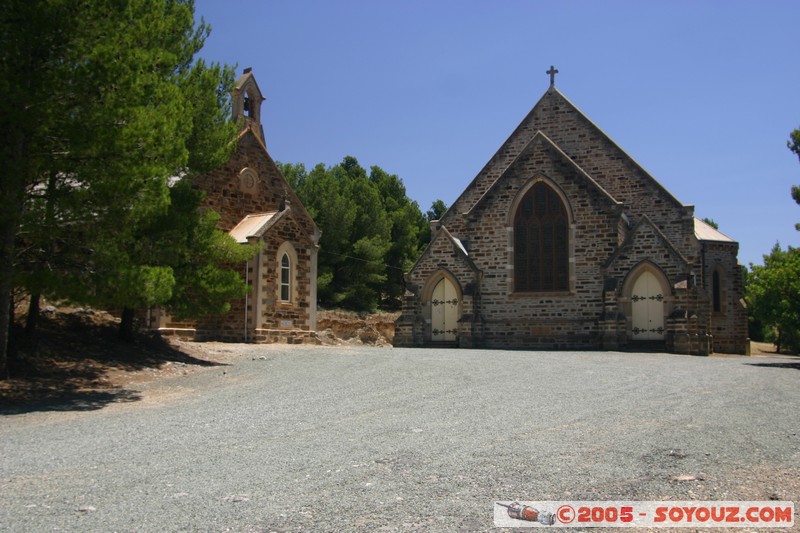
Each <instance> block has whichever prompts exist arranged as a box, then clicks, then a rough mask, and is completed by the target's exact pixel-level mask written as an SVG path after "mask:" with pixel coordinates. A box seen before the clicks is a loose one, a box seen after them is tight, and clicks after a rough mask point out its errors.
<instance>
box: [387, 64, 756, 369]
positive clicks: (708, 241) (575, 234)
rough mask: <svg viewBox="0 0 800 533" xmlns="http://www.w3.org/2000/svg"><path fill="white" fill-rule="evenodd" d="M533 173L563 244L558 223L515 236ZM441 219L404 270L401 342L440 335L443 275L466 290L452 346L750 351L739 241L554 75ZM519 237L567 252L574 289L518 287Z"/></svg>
mask: <svg viewBox="0 0 800 533" xmlns="http://www.w3.org/2000/svg"><path fill="white" fill-rule="evenodd" d="M552 75H554V74H553V73H551V76H552ZM537 183H543V184H545V185H546V186H547V187H548V188H549V190H552V191H553V192H555V193H556V195H557V197H558V198H560V200H561V202H562V204H563V207H564V209H565V211H566V213H567V218H568V229H567V231H566V236H565V237H564V238H563V239H561V240H559V241H558V242H559V244H557V245H553V244H552V242H551V241H550V240H547V239H549V235H550V234H549V233H543V234H542V235H545V236H546V241H545V243H544V244H542V243H540V242H539V241H537V240H534V241H531V242H530V243H527V241H517V240H515V231H517V230H516V229H515V225H514V224H515V222H514V221H515V216H516V215H517V213H518V212H519V210H520V209H522V207H521V206H522V202H523V199H524V198H525V197H526V194H528V192H529V191H531V190H532V187H534V186H535V185H536V184H537ZM537 216H540V215H537ZM537 220H538V219H537ZM542 220H544V219H542ZM544 223H546V222H544ZM536 227H538V226H536ZM432 230H433V236H432V240H431V243H430V245H429V247H428V249H426V250H425V252H424V253H423V254H422V256H421V257H420V259H419V260H418V261H417V263H416V264H415V265H414V267H413V268H412V269H411V271H410V272H409V273H408V274H407V276H406V280H407V291H406V295H405V300H404V307H403V312H402V314H401V316H400V318H399V319H398V320H397V323H396V333H395V341H394V342H395V345H396V346H425V345H432V344H433V342H432V335H431V331H432V330H434V329H435V328H436V327H437V326H436V325H435V324H432V321H433V320H434V318H433V314H432V312H431V305H432V302H431V291H432V287H433V286H434V285H435V284H436V283H437V282H438V281H439V280H441V279H445V278H446V279H447V280H448V281H449V282H450V283H452V284H453V285H454V286H455V290H456V293H457V294H459V298H458V300H459V304H458V305H459V307H458V314H459V316H458V335H457V337H456V340H455V341H453V342H452V344H455V345H459V346H463V347H473V346H475V347H478V346H480V347H497V348H501V347H502V348H531V349H609V350H620V349H654V350H667V351H671V352H676V353H692V354H702V355H705V354H708V353H711V352H712V351H724V352H728V353H747V352H748V339H747V327H746V326H747V323H746V313H745V309H744V307H743V300H742V280H741V274H740V268H741V267H740V266H739V265H738V263H737V257H736V256H737V250H738V244H737V243H736V242H735V241H733V240H731V239H730V238H729V237H727V236H725V235H723V234H722V233H720V232H718V231H716V230H714V229H713V228H710V227H709V226H707V225H706V224H705V223H703V222H702V221H700V220H697V219H696V218H695V217H694V208H693V206H687V205H683V204H682V203H680V202H679V201H678V200H677V199H676V198H675V197H674V196H673V195H672V194H671V193H669V191H667V189H666V188H664V187H663V186H662V185H661V184H660V183H659V182H658V181H656V180H655V179H654V178H653V177H652V176H650V175H649V174H648V173H647V172H646V171H645V170H644V169H643V168H642V167H640V166H639V165H638V164H637V163H636V162H635V161H634V160H633V159H632V158H630V157H629V156H628V155H627V154H626V153H625V152H624V151H623V150H622V149H621V148H619V147H618V146H617V145H616V144H615V143H614V142H613V141H612V140H611V139H610V138H609V137H608V136H606V135H605V134H604V133H603V132H602V131H601V130H600V129H599V128H598V127H597V126H596V125H594V123H592V122H591V121H590V120H589V119H588V118H587V117H586V116H585V115H584V114H583V113H582V112H581V111H579V110H578V108H577V107H575V106H574V105H573V104H572V103H571V102H570V101H569V100H567V98H566V97H564V95H562V94H561V92H559V91H558V89H556V88H555V86H554V85H551V87H550V88H549V89H548V90H547V92H545V94H544V95H543V96H542V98H541V99H540V100H539V102H538V103H537V104H536V105H535V106H534V108H533V109H532V110H531V112H530V113H529V114H528V116H526V117H525V118H524V119H523V121H522V123H521V124H520V125H519V126H518V127H517V128H516V130H515V131H514V132H513V133H512V134H511V136H510V137H509V138H508V140H507V141H506V142H505V143H504V144H503V146H501V147H500V149H499V150H498V151H497V153H496V154H495V155H494V156H493V157H492V158H491V159H490V161H489V162H488V163H487V164H486V165H485V166H484V168H483V169H482V170H481V171H480V172H479V173H478V175H477V176H476V177H475V178H474V179H473V180H472V182H471V183H470V184H469V185H468V186H467V188H466V189H465V190H464V192H463V193H462V194H461V196H459V197H458V199H457V200H456V201H455V202H454V204H453V205H452V206H451V208H450V209H449V210H448V211H447V212H446V213H445V214H444V215H443V216H442V218H441V220H439V221H435V222H433V223H432ZM519 231H522V230H519ZM547 231H549V230H547ZM525 238H527V237H525ZM562 241H563V242H562ZM516 242H525V243H526V244H524V245H523V246H532V247H533V248H532V249H534V250H542V251H543V252H541V253H540V254H539V255H542V254H545V255H546V254H547V253H549V252H548V251H549V250H550V248H548V247H549V246H551V245H552V246H555V247H556V249H557V250H562V252H558V253H566V254H567V255H568V261H567V263H566V264H567V265H568V266H567V267H565V268H566V269H568V272H566V273H564V272H562V273H561V275H562V277H563V274H566V275H567V279H568V283H567V287H566V288H565V289H564V288H560V289H559V290H551V289H545V290H539V291H521V290H517V289H516V287H517V284H516V281H515V276H517V275H519V274H518V273H515V269H518V268H522V267H521V266H515V265H516V263H515V257H517V258H518V257H520V255H519V254H521V253H523V252H522V251H521V250H522V249H520V250H517V251H516V252H515V243H516ZM536 246H541V248H535V247H536ZM537 257H538V256H537ZM547 257H549V256H547ZM537 261H542V262H544V263H543V264H544V265H545V267H544V268H545V271H546V270H547V268H549V267H548V266H547V265H549V263H547V262H545V261H546V260H545V259H540V260H539V259H537ZM548 261H549V260H548ZM519 264H520V265H521V264H524V263H519ZM536 264H539V263H536ZM642 287H647V288H646V290H647V291H650V292H647V293H646V294H640V292H641V290H642ZM641 324H652V327H649V328H648V327H646V326H645V327H642V326H641Z"/></svg>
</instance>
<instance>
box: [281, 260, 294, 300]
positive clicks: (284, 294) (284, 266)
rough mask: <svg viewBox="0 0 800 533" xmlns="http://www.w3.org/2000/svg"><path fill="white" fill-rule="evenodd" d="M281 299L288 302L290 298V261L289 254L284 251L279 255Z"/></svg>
mask: <svg viewBox="0 0 800 533" xmlns="http://www.w3.org/2000/svg"><path fill="white" fill-rule="evenodd" d="M280 285H281V301H282V302H289V301H291V299H292V261H291V259H289V254H287V253H284V254H283V257H281V278H280Z"/></svg>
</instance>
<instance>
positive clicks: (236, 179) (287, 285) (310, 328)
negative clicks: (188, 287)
mask: <svg viewBox="0 0 800 533" xmlns="http://www.w3.org/2000/svg"><path fill="white" fill-rule="evenodd" d="M262 102H264V96H263V95H262V93H261V90H260V89H259V87H258V84H257V83H256V79H255V77H254V76H253V72H252V70H251V69H249V68H247V69H245V70H244V74H243V75H242V76H241V77H240V78H239V79H238V80H237V82H236V85H235V87H234V89H233V94H232V112H233V120H234V121H235V122H237V123H240V124H241V125H242V128H241V131H240V132H239V136H238V140H237V144H236V149H235V151H234V153H233V155H232V156H231V158H230V160H229V161H228V162H227V163H226V164H225V165H223V166H222V167H220V168H218V169H216V170H214V171H212V172H209V173H208V174H205V175H202V176H199V177H197V178H195V179H194V181H193V183H192V185H193V187H194V188H196V189H198V190H201V191H203V192H204V193H205V199H204V201H203V207H204V208H207V209H211V210H214V211H216V212H217V213H219V214H220V216H221V218H220V221H219V228H220V229H221V230H223V231H226V232H228V233H229V234H230V235H231V236H233V238H234V239H236V240H237V241H238V242H239V243H242V244H245V243H258V249H259V251H258V254H257V255H256V257H255V258H254V259H252V260H250V261H248V262H247V264H242V265H233V266H232V268H238V269H240V271H241V273H242V276H243V277H244V278H245V279H246V280H247V283H248V285H249V286H250V292H249V293H248V295H247V296H246V297H245V298H244V299H242V300H239V301H234V302H231V306H232V308H231V310H230V312H229V313H227V314H225V315H221V316H214V317H208V318H203V319H199V320H194V321H186V322H176V321H174V320H172V318H171V317H169V316H167V315H164V314H163V313H161V314H158V315H157V316H156V317H155V321H156V324H154V325H155V327H157V328H158V329H159V330H161V331H162V332H164V333H166V334H170V333H172V334H178V335H181V336H186V337H190V338H193V339H195V340H224V341H235V342H243V341H244V342H277V341H282V342H303V341H304V340H306V339H310V338H311V336H312V335H313V332H314V331H315V330H316V322H317V250H318V242H319V238H320V234H321V232H320V230H319V229H318V228H317V226H316V224H315V223H314V221H313V220H312V219H311V216H310V215H309V214H308V212H307V211H306V209H305V207H303V204H302V203H300V200H299V199H298V198H297V196H296V195H295V193H294V191H292V188H291V187H290V186H289V184H288V182H287V181H286V179H285V178H284V177H283V175H282V174H281V172H280V170H279V169H278V167H277V166H276V165H275V162H274V161H273V159H272V158H271V157H270V155H269V152H268V151H267V147H266V144H265V140H264V128H263V125H262V122H261V104H262Z"/></svg>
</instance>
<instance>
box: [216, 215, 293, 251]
mask: <svg viewBox="0 0 800 533" xmlns="http://www.w3.org/2000/svg"><path fill="white" fill-rule="evenodd" d="M278 213H280V211H271V212H269V213H253V214H250V215H247V216H246V217H244V218H243V219H242V220H241V221H239V223H238V224H236V226H235V227H234V228H233V229H232V230H231V231H229V232H228V233H229V234H230V236H231V237H233V238H234V239H236V242H238V243H240V244H247V239H248V237H260V236H262V235H263V234H264V232H265V231H266V230H267V229H268V228H269V226H271V225H272V224H271V223H272V222H274V221H275V220H277V218H278V217H277V216H276V215H278Z"/></svg>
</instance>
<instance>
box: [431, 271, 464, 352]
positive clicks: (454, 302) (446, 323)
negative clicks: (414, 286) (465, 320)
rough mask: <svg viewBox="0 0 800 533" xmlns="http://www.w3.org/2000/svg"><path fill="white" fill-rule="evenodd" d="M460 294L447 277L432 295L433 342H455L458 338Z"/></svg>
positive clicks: (439, 283) (435, 287) (434, 289)
mask: <svg viewBox="0 0 800 533" xmlns="http://www.w3.org/2000/svg"><path fill="white" fill-rule="evenodd" d="M458 304H459V301H458V292H457V291H456V288H455V286H454V285H453V283H452V282H451V281H450V280H449V279H448V278H446V277H443V278H442V279H440V280H439V281H438V282H437V283H436V285H435V286H434V287H433V292H432V294H431V301H430V306H431V341H433V342H455V341H456V339H457V338H458Z"/></svg>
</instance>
